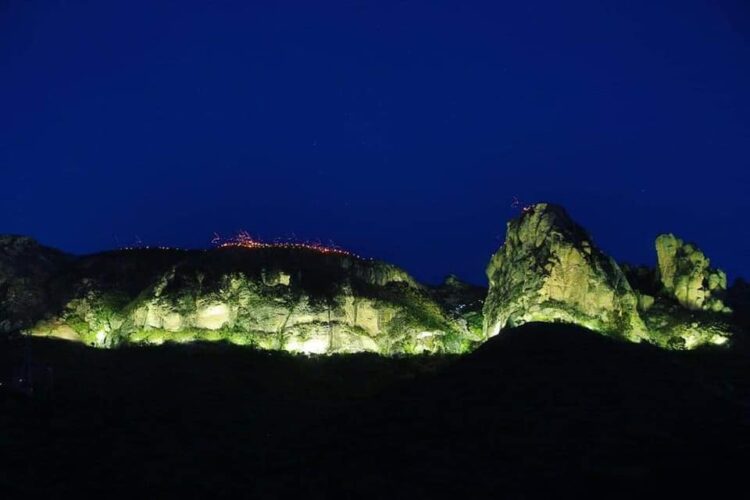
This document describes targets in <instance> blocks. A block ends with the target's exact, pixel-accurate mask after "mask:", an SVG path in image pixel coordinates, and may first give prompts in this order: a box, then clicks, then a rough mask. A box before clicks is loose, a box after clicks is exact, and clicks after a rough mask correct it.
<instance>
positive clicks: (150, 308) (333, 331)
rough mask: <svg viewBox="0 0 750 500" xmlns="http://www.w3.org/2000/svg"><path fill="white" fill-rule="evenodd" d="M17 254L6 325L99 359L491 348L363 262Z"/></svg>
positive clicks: (317, 256) (397, 276)
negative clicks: (166, 352) (239, 351)
mask: <svg viewBox="0 0 750 500" xmlns="http://www.w3.org/2000/svg"><path fill="white" fill-rule="evenodd" d="M17 246H18V245H17V244H15V243H14V244H8V245H7V247H8V248H6V249H4V253H3V254H0V255H8V257H7V258H4V260H2V261H0V265H2V264H3V263H4V264H5V267H0V273H2V279H3V281H2V282H1V283H6V282H9V278H13V277H15V281H13V283H15V285H14V287H13V288H8V289H4V290H5V293H4V296H3V297H2V298H3V302H2V304H3V307H5V309H7V310H9V313H8V314H5V315H4V316H3V318H6V321H9V320H8V319H7V318H13V320H12V324H11V327H12V328H13V329H25V330H27V331H29V332H31V333H33V334H35V335H40V336H53V337H61V338H66V339H70V340H79V341H82V342H85V343H87V344H90V345H94V346H98V347H112V346H116V345H119V344H123V343H151V344H160V343H163V342H170V341H172V342H190V341H201V340H203V341H215V340H226V341H229V342H233V343H236V344H247V345H253V346H256V347H258V348H263V349H280V350H287V351H292V352H306V353H345V352H360V351H371V352H378V353H384V354H399V353H419V352H462V351H464V350H466V349H469V348H470V347H471V346H472V345H474V344H476V342H478V341H479V340H480V336H478V335H476V333H471V332H470V331H469V328H468V326H467V324H466V322H465V321H463V320H462V318H461V317H460V315H454V314H453V313H452V312H451V311H450V310H448V306H447V305H446V304H443V303H442V302H439V301H438V300H436V299H435V298H434V297H433V295H432V293H433V292H432V291H431V290H430V289H429V288H428V287H425V286H423V285H420V284H419V283H417V282H416V281H415V280H414V279H413V278H412V277H411V276H409V275H408V274H407V273H406V272H404V271H403V270H401V269H399V268H397V267H395V266H391V265H389V264H386V263H383V262H377V261H370V260H365V259H360V258H357V257H354V256H349V255H340V254H325V253H320V252H316V251H315V250H312V249H304V248H297V249H289V248H261V249H247V248H217V249H213V250H207V251H184V250H158V249H150V250H149V249H143V250H122V251H114V252H106V253H103V254H96V255H90V256H84V257H72V256H65V255H64V254H62V253H59V252H56V251H54V250H50V249H46V248H44V247H41V246H39V245H36V244H34V245H31V244H27V245H24V246H23V248H24V249H25V250H24V251H23V252H20V251H17V250H14V249H15V248H16V247H17ZM49 255H53V256H56V257H59V259H58V260H59V262H58V261H57V260H55V261H54V262H52V261H51V260H50V258H49ZM27 261H28V262H31V264H30V265H29V266H26V265H25V263H26V262H27ZM47 264H49V265H47ZM53 264H54V265H53ZM27 268H28V269H30V270H27ZM19 277H20V278H19ZM31 278H33V279H31ZM8 290H10V291H8ZM11 292H12V293H11ZM24 305H33V306H34V307H33V309H29V308H27V309H24V308H23V307H22V306H24ZM11 306H12V310H10V309H11ZM24 310H26V311H28V314H26V316H23V315H21V314H20V312H19V311H24ZM21 320H23V321H21Z"/></svg>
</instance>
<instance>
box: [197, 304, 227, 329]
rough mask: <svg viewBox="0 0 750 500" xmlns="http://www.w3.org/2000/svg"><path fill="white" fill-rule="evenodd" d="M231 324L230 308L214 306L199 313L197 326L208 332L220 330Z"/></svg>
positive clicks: (220, 305)
mask: <svg viewBox="0 0 750 500" xmlns="http://www.w3.org/2000/svg"><path fill="white" fill-rule="evenodd" d="M228 322H229V306H228V305H226V304H212V305H210V306H207V307H204V308H202V309H200V310H199V311H198V315H197V318H196V320H195V326H197V327H198V328H206V329H208V330H218V329H219V328H221V327H222V326H224V325H225V324H226V323H228Z"/></svg>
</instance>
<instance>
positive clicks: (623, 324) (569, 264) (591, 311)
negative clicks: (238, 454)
mask: <svg viewBox="0 0 750 500" xmlns="http://www.w3.org/2000/svg"><path fill="white" fill-rule="evenodd" d="M249 241H250V242H249V243H248V242H247V241H245V243H243V244H240V243H232V244H224V245H221V246H220V247H218V248H214V249H211V250H178V249H127V250H118V251H112V252H105V253H102V254H95V255H88V256H83V257H74V256H69V255H65V254H63V253H61V252H59V251H56V250H53V249H49V248H46V247H43V246H40V245H39V244H37V243H36V242H34V241H33V240H30V239H28V238H23V237H12V236H8V237H2V238H0V285H2V286H0V294H2V295H0V332H3V331H4V332H9V331H17V330H23V331H26V332H29V333H32V334H33V335H37V336H50V337H59V338H64V339H68V340H74V341H79V342H83V343H85V344H87V345H91V346H96V347H105V348H110V347H116V346H119V345H122V344H152V345H160V344H164V343H189V342H197V341H208V342H216V341H223V342H227V343H231V344H236V345H242V346H250V347H253V348H257V349H264V350H283V351H289V352H294V353H306V354H324V353H326V354H328V353H355V352H374V353H379V354H384V355H402V354H408V355H415V354H420V353H465V352H468V351H470V350H472V349H474V348H475V347H476V346H478V345H479V344H481V343H482V342H484V341H485V340H486V339H487V338H489V337H492V336H495V335H497V334H498V333H500V332H502V331H503V330H505V329H507V328H510V327H514V326H518V325H521V324H524V323H529V322H559V323H569V324H576V325H580V326H583V327H585V328H587V329H589V330H593V331H595V332H599V333H601V334H604V335H608V336H611V337H617V338H620V339H624V340H628V341H633V342H648V343H652V344H655V345H657V346H660V347H663V348H667V349H693V348H696V347H700V346H703V345H714V346H729V345H731V343H732V341H731V339H732V336H733V334H734V332H736V331H737V330H738V326H737V320H736V318H737V317H738V316H737V315H736V314H734V312H733V310H732V309H731V308H730V307H729V304H730V303H731V300H730V297H729V294H730V291H729V290H728V289H727V278H726V274H724V273H723V272H722V271H720V270H717V269H714V268H712V267H711V266H710V261H709V260H708V258H706V257H705V255H704V254H703V253H702V252H701V251H700V250H699V249H698V248H697V247H696V246H695V245H692V244H689V243H685V242H683V241H682V240H680V239H679V238H677V237H675V236H673V235H662V236H659V237H658V238H657V240H656V244H655V246H656V255H657V267H656V268H653V269H652V268H646V267H630V266H626V265H620V264H618V263H617V262H615V261H614V259H612V258H611V257H609V256H607V255H606V254H605V253H604V252H602V251H601V250H600V249H599V248H598V247H597V246H596V245H595V244H594V243H593V240H592V239H591V237H590V236H589V235H588V233H587V232H586V231H585V230H584V229H583V228H582V227H581V226H579V225H578V224H576V223H575V222H574V221H573V220H572V219H571V218H570V217H569V216H568V214H567V213H566V212H565V210H564V209H562V208H561V207H558V206H555V205H550V204H537V205H534V206H532V207H527V208H525V209H524V211H523V213H522V214H521V216H520V217H518V218H516V219H514V220H512V221H510V222H509V223H508V230H507V234H506V240H505V243H504V244H503V246H502V247H501V248H500V249H499V250H498V251H497V252H496V253H495V255H494V256H492V258H491V259H490V263H489V265H488V267H487V277H488V281H489V289H485V288H483V287H478V286H473V285H469V284H466V283H463V282H461V281H460V280H459V279H458V278H456V277H455V276H449V277H448V278H447V279H446V280H445V282H444V283H442V284H440V285H438V286H427V285H423V284H420V283H418V282H417V281H416V280H414V279H413V278H412V277H411V276H410V275H409V274H407V273H406V272H405V271H403V270H401V269H399V268H397V267H395V266H392V265H390V264H387V263H384V262H379V261H374V260H369V259H363V258H360V257H358V256H356V255H354V254H351V253H349V252H346V251H343V250H338V249H329V248H326V247H317V246H313V245H296V244H285V245H273V244H263V243H259V242H256V241H254V240H249ZM735 302H736V300H735Z"/></svg>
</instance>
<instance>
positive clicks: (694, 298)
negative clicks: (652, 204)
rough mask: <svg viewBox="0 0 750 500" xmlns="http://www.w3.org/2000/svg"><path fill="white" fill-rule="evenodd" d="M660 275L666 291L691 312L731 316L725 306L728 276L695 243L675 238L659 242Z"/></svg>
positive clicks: (668, 237) (669, 236) (673, 236)
mask: <svg viewBox="0 0 750 500" xmlns="http://www.w3.org/2000/svg"><path fill="white" fill-rule="evenodd" d="M656 255H657V260H658V266H659V267H658V273H659V279H660V280H661V284H662V286H663V287H664V291H665V292H666V293H667V294H668V295H670V296H672V297H673V298H675V299H676V300H677V301H678V302H679V303H680V305H682V306H683V307H685V308H686V309H690V310H694V311H695V310H704V311H713V312H724V313H730V312H731V310H730V309H729V308H728V307H727V306H726V304H724V300H723V299H724V297H725V295H726V291H727V275H726V274H725V273H724V271H722V270H720V269H713V268H711V261H710V260H709V259H708V257H706V256H705V255H704V254H703V252H701V251H700V249H699V248H698V247H697V246H695V245H694V244H692V243H685V242H684V241H682V240H681V239H679V238H678V237H676V236H675V235H673V234H662V235H660V236H659V237H658V238H656Z"/></svg>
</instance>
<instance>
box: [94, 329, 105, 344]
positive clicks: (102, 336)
mask: <svg viewBox="0 0 750 500" xmlns="http://www.w3.org/2000/svg"><path fill="white" fill-rule="evenodd" d="M106 338H107V332H105V331H104V330H99V331H98V332H96V343H97V344H99V345H103V344H104V341H105V340H106Z"/></svg>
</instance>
